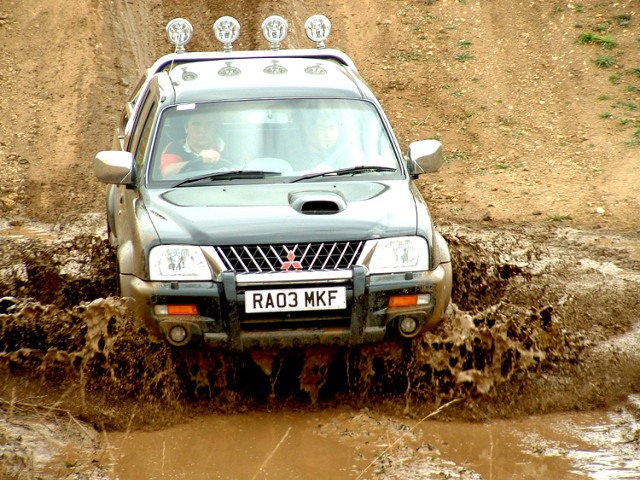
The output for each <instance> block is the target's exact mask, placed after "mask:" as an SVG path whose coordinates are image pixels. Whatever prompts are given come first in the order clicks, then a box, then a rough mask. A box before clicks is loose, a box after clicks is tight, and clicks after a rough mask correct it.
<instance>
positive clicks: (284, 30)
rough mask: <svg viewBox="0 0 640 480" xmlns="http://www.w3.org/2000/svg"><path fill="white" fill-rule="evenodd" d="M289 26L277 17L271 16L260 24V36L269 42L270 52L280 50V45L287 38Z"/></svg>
mask: <svg viewBox="0 0 640 480" xmlns="http://www.w3.org/2000/svg"><path fill="white" fill-rule="evenodd" d="M288 33H289V24H288V23H287V21H286V20H285V19H284V18H282V17H281V16H279V15H271V16H270V17H267V18H265V20H264V22H262V34H263V35H264V38H265V39H266V40H267V42H269V45H270V46H271V50H274V51H275V50H280V44H281V43H282V42H283V41H284V39H285V38H287V34H288Z"/></svg>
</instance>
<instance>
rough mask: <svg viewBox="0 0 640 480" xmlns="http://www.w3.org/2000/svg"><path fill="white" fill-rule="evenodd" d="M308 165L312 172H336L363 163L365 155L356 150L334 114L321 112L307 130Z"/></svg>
mask: <svg viewBox="0 0 640 480" xmlns="http://www.w3.org/2000/svg"><path fill="white" fill-rule="evenodd" d="M307 142H308V145H309V148H308V158H307V160H308V165H309V166H310V167H311V169H312V170H311V171H324V170H327V171H329V170H336V169H339V168H345V167H351V166H354V165H359V164H361V163H362V161H363V158H364V155H363V154H362V152H361V151H358V150H357V149H354V148H353V147H352V146H351V144H350V142H349V141H348V139H347V138H346V135H345V126H344V125H343V124H341V123H340V122H339V121H338V119H337V118H335V116H334V115H332V114H327V113H324V112H320V113H319V115H318V116H317V117H316V118H315V119H313V120H312V121H311V122H310V124H309V128H308V129H307Z"/></svg>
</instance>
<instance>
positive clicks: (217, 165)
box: [180, 158, 234, 173]
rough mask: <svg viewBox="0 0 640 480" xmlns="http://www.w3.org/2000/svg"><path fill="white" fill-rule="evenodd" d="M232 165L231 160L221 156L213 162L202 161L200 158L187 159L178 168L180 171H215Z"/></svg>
mask: <svg viewBox="0 0 640 480" xmlns="http://www.w3.org/2000/svg"><path fill="white" fill-rule="evenodd" d="M233 165H234V164H233V162H231V160H227V159H226V158H221V159H220V160H218V161H217V162H214V163H208V162H203V161H202V160H200V159H197V160H189V161H187V162H186V165H185V166H184V167H182V168H181V169H180V173H192V172H201V171H203V170H204V171H207V170H208V171H211V172H217V171H218V170H222V169H223V168H227V169H231V168H232V167H233Z"/></svg>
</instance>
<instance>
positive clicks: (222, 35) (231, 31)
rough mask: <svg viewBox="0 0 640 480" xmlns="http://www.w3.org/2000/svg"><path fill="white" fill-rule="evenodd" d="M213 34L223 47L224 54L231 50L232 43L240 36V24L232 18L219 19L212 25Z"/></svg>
mask: <svg viewBox="0 0 640 480" xmlns="http://www.w3.org/2000/svg"><path fill="white" fill-rule="evenodd" d="M213 33H214V34H215V36H216V38H217V39H218V41H219V42H220V43H222V45H223V46H224V51H225V52H230V51H232V50H233V42H235V41H236V40H237V39H238V37H239V36H240V22H238V20H236V19H235V18H233V17H229V16H224V17H220V18H219V19H218V20H216V21H215V23H214V24H213Z"/></svg>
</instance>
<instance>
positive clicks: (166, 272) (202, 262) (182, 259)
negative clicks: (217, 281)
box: [149, 245, 212, 281]
mask: <svg viewBox="0 0 640 480" xmlns="http://www.w3.org/2000/svg"><path fill="white" fill-rule="evenodd" d="M149 276H150V277H151V280H152V281H156V280H211V279H212V276H211V269H210V268H209V264H208V263H207V260H206V259H205V257H204V254H203V253H202V250H201V249H200V247H194V246H192V245H158V246H157V247H154V248H152V249H151V251H150V252H149Z"/></svg>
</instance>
